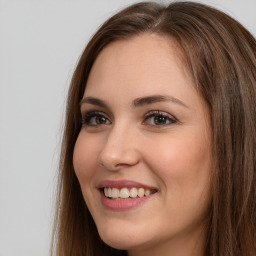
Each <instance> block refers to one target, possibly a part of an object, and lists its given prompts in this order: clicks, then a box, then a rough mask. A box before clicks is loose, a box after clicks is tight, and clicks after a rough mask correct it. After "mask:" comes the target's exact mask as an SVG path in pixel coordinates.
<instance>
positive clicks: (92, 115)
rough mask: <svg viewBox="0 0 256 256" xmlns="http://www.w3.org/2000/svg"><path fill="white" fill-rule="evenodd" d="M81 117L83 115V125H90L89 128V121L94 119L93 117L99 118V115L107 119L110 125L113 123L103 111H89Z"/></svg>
mask: <svg viewBox="0 0 256 256" xmlns="http://www.w3.org/2000/svg"><path fill="white" fill-rule="evenodd" d="M81 115H82V118H81V123H82V124H83V125H88V126H90V125H89V124H87V119H89V118H92V117H94V116H97V115H98V116H103V117H105V118H106V119H108V120H109V122H110V123H112V122H111V119H110V118H109V116H108V115H107V114H106V113H105V112H103V111H99V110H88V111H85V112H82V114H81Z"/></svg>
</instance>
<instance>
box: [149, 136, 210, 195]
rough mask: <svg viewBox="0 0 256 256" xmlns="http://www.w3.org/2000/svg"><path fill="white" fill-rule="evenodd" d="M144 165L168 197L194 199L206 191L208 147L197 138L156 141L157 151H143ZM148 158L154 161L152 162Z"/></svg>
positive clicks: (208, 159) (207, 182)
mask: <svg viewBox="0 0 256 256" xmlns="http://www.w3.org/2000/svg"><path fill="white" fill-rule="evenodd" d="M146 148H147V149H149V150H148V152H147V159H148V164H149V165H150V166H151V169H152V170H154V172H155V174H156V175H157V176H159V177H160V179H161V180H162V181H163V183H164V185H165V187H166V190H167V189H168V190H170V189H171V190H172V195H174V194H175V195H176V193H179V196H182V193H183V196H184V197H185V196H188V194H189V191H190V193H192V194H191V195H190V196H193V193H194V194H196V196H199V193H202V191H203V190H204V187H207V188H208V187H209V182H210V174H211V162H212V159H211V150H210V149H211V147H210V143H209V142H207V140H206V139H204V138H202V137H200V136H186V137H184V136H182V137H181V136H180V137H179V136H178V135H176V136H173V137H172V138H171V139H170V140H168V139H165V140H160V141H159V143H158V147H152V146H151V147H150V146H147V147H146ZM152 155H153V156H154V158H152Z"/></svg>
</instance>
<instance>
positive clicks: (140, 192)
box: [138, 188, 144, 197]
mask: <svg viewBox="0 0 256 256" xmlns="http://www.w3.org/2000/svg"><path fill="white" fill-rule="evenodd" d="M138 196H139V197H143V196H144V188H139V190H138Z"/></svg>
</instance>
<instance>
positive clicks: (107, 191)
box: [98, 180, 158, 210]
mask: <svg viewBox="0 0 256 256" xmlns="http://www.w3.org/2000/svg"><path fill="white" fill-rule="evenodd" d="M98 189H99V191H100V194H101V202H102V204H103V206H104V207H105V208H107V209H109V210H129V209H131V208H135V207H137V206H140V205H142V204H144V203H145V202H146V201H148V200H149V199H150V198H152V197H153V196H154V194H156V193H157V192H158V190H157V189H156V188H153V187H150V186H147V185H144V184H141V183H138V182H135V181H128V180H105V181H103V182H101V183H100V184H99V186H98Z"/></svg>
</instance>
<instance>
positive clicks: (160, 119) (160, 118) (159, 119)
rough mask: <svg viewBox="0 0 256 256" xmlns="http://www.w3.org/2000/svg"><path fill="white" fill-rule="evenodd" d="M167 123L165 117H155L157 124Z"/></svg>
mask: <svg viewBox="0 0 256 256" xmlns="http://www.w3.org/2000/svg"><path fill="white" fill-rule="evenodd" d="M165 123H166V117H164V116H156V117H155V124H165Z"/></svg>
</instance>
